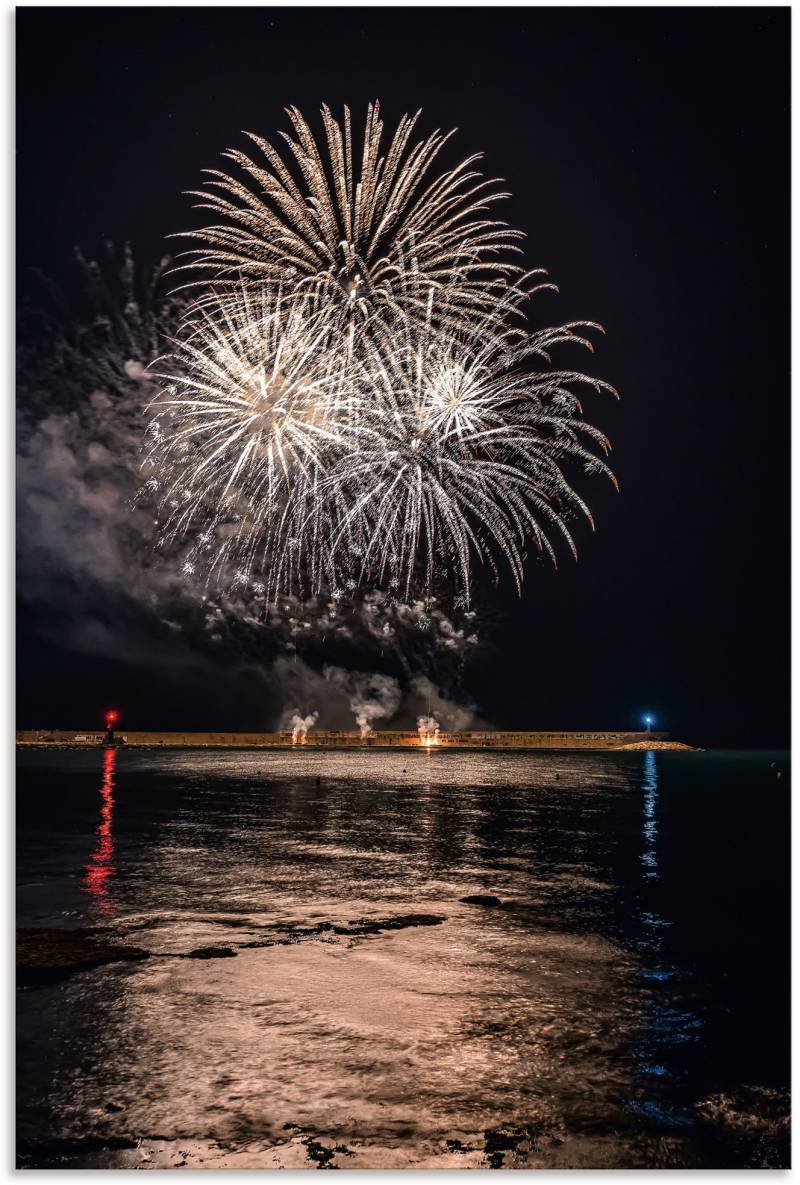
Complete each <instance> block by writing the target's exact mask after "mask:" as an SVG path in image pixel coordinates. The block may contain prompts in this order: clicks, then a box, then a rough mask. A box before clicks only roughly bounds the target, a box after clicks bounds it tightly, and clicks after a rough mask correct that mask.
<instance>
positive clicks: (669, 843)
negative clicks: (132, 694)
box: [19, 747, 784, 1169]
mask: <svg viewBox="0 0 800 1185" xmlns="http://www.w3.org/2000/svg"><path fill="white" fill-rule="evenodd" d="M423 753H424V754H425V755H423ZM34 756H35V759H36V761H38V762H43V761H44V757H42V756H40V755H38V754H37V755H34ZM45 757H47V758H48V759H50V758H49V755H45ZM52 760H55V759H52ZM707 760H708V759H707V758H706V757H705V755H696V756H695V755H692V754H686V755H674V756H673V755H671V754H667V755H662V754H661V753H658V754H656V753H647V754H641V753H624V754H603V755H597V754H589V753H586V754H563V753H553V754H542V753H539V754H536V753H533V754H512V755H505V756H501V755H499V754H490V753H481V754H475V755H472V754H461V755H459V754H456V753H446V752H440V751H437V749H436V747H433V748H432V749H430V750H427V751H419V752H417V751H415V752H413V753H408V752H398V753H393V752H387V753H379V752H376V753H370V752H366V753H363V754H362V753H355V754H349V753H345V752H343V753H336V754H331V753H322V752H315V751H313V750H305V751H304V752H302V753H301V752H288V751H287V752H285V753H283V752H281V753H275V754H270V755H269V757H268V759H267V757H265V755H264V754H263V753H258V752H253V753H252V754H247V753H243V754H236V753H232V754H231V753H223V752H213V751H212V752H208V753H191V752H177V753H174V754H136V753H132V752H130V751H125V750H122V751H120V752H119V754H118V753H117V751H115V750H109V751H107V752H106V753H105V754H104V769H103V781H102V786H101V787H100V799H101V801H100V807H101V811H100V820H99V826H98V818H97V788H96V784H95V783H93V782H90V783H89V786H88V787H87V785H86V770H87V768H88V763H89V762H93V763H96V761H97V754H96V753H95V754H67V755H59V756H58V762H59V763H60V764H59V765H58V766H57V767H56V775H55V776H54V775H53V773H52V771H51V770H50V769H49V768H47V769H45V770H44V771H42V770H41V769H38V772H37V770H34V771H32V772H31V773H30V774H29V775H28V776H27V778H26V780H25V782H24V784H23V793H22V794H21V796H20V803H21V811H22V812H23V814H22V822H23V825H22V828H21V857H20V862H19V867H20V873H21V877H22V878H23V880H24V883H25V884H26V885H28V883H29V882H30V887H29V889H28V890H27V891H28V896H27V897H26V898H25V902H26V906H27V908H28V909H29V911H30V914H31V916H32V917H33V924H34V925H36V926H41V925H42V923H43V921H46V922H47V925H48V926H50V925H51V924H54V925H58V926H60V927H63V928H66V929H70V930H71V929H72V928H73V927H74V925H75V923H73V922H72V920H71V919H72V918H73V917H78V918H80V917H82V916H83V915H85V912H86V903H87V896H86V895H87V894H90V895H91V898H90V899H91V904H92V912H93V913H94V914H95V920H96V921H97V920H102V921H103V922H104V925H103V927H102V929H103V937H104V938H106V937H108V938H109V939H112V940H113V942H114V943H115V944H128V945H132V946H135V947H136V948H137V949H138V950H140V951H147V952H149V953H150V957H149V958H147V959H143V960H136V961H131V962H130V963H119V962H116V963H111V964H109V965H108V966H100V967H97V968H95V969H93V970H92V971H91V972H90V973H84V972H82V971H76V972H75V973H74V974H72V975H70V976H69V977H68V978H66V979H63V980H59V982H58V983H57V984H56V985H48V986H44V987H41V988H36V989H35V991H31V992H28V993H26V994H23V995H21V997H20V1001H21V1003H20V1027H19V1031H20V1032H21V1033H22V1035H23V1040H24V1042H27V1044H26V1045H25V1046H24V1056H22V1057H21V1058H20V1060H19V1065H20V1067H21V1069H20V1075H21V1077H20V1103H21V1107H20V1114H21V1123H22V1124H23V1125H24V1133H25V1134H26V1135H27V1138H29V1140H30V1141H31V1143H32V1144H34V1145H36V1150H35V1158H34V1163H35V1165H36V1167H40V1166H41V1164H42V1163H44V1162H45V1161H46V1154H47V1149H46V1148H45V1144H46V1143H47V1141H51V1140H52V1141H60V1142H61V1143H59V1144H58V1148H59V1149H61V1148H62V1147H65V1146H69V1147H70V1148H73V1149H74V1150H75V1152H74V1156H73V1158H72V1160H71V1161H69V1162H68V1163H69V1165H70V1167H76V1166H77V1165H83V1164H88V1163H89V1161H90V1158H91V1157H92V1156H96V1157H97V1159H96V1160H95V1161H93V1162H92V1163H94V1164H95V1166H96V1167H110V1166H111V1165H112V1164H113V1165H114V1166H115V1167H154V1168H155V1167H167V1160H169V1158H170V1157H172V1158H173V1159H172V1160H169V1163H170V1164H181V1165H183V1166H184V1167H188V1166H189V1165H190V1164H191V1167H206V1168H208V1167H212V1165H213V1167H224V1168H233V1167H239V1168H242V1167H251V1166H252V1167H257V1168H261V1169H263V1168H269V1167H272V1168H275V1167H286V1168H299V1167H301V1166H302V1167H305V1168H308V1167H314V1164H320V1163H322V1164H323V1167H334V1168H361V1167H368V1168H377V1167H384V1168H398V1167H415V1168H428V1167H431V1165H432V1164H433V1163H435V1164H436V1167H441V1168H448V1169H452V1168H461V1167H476V1168H480V1167H486V1164H487V1163H489V1164H491V1165H493V1166H494V1167H505V1168H508V1167H519V1168H533V1167H545V1168H554V1167H579V1166H580V1167H589V1168H600V1167H606V1168H607V1167H611V1168H621V1167H670V1166H673V1167H674V1166H677V1165H680V1166H681V1167H685V1168H689V1167H712V1166H714V1167H717V1166H720V1165H723V1164H724V1165H728V1164H738V1165H742V1166H745V1165H747V1166H749V1167H752V1165H751V1161H755V1162H756V1163H758V1164H761V1163H762V1162H763V1160H764V1155H762V1153H761V1152H760V1151H758V1150H756V1151H753V1148H754V1147H755V1144H754V1142H753V1140H751V1141H750V1143H749V1144H747V1145H746V1146H743V1147H742V1148H741V1149H740V1147H739V1141H740V1140H741V1139H742V1137H741V1136H740V1134H738V1133H739V1132H740V1128H738V1127H737V1128H736V1130H735V1131H734V1132H733V1134H732V1135H730V1136H729V1135H728V1134H726V1133H727V1132H728V1128H727V1127H723V1126H721V1125H722V1124H723V1122H727V1120H720V1121H718V1120H717V1119H716V1118H715V1116H717V1115H718V1113H719V1105H718V1101H717V1100H718V1098H724V1099H728V1098H729V1097H730V1098H734V1094H735V1092H736V1090H737V1088H740V1087H741V1084H742V1083H744V1084H746V1085H747V1089H748V1090H749V1089H750V1084H754V1085H755V1087H758V1088H759V1089H762V1088H763V1089H766V1088H770V1089H775V1087H774V1083H775V1081H776V1080H777V1075H776V1074H773V1073H772V1070H771V1062H772V1061H774V1058H775V1054H774V1050H775V1049H776V1047H777V1044H778V1042H777V1040H776V1034H777V1037H780V1036H781V1035H782V1032H781V1029H780V1026H779V1025H778V1026H776V1027H775V1029H774V1030H773V1031H772V1033H768V1034H767V1036H766V1037H764V1036H763V1026H764V1019H765V1016H767V1013H766V1010H765V1009H764V1007H763V1004H762V1000H763V999H765V998H766V999H769V1000H770V1001H771V999H772V996H773V994H774V988H773V987H772V985H765V984H764V981H763V979H762V978H761V977H758V978H756V977H753V978H748V979H746V980H744V984H743V982H742V974H743V973H742V971H741V970H740V968H741V966H742V965H743V964H742V963H741V962H739V963H737V962H736V961H735V959H734V958H733V956H732V955H731V953H730V952H731V951H734V950H738V949H739V948H740V947H741V946H742V945H743V944H744V943H747V942H751V943H752V942H754V938H753V935H754V934H756V926H755V924H754V923H752V922H751V921H750V918H751V917H753V918H755V917H757V918H758V919H759V922H761V923H762V924H768V922H769V918H770V917H771V916H772V915H773V913H774V909H775V903H776V901H779V897H778V896H777V893H776V890H775V889H774V887H773V888H769V889H766V890H765V889H764V888H763V887H762V886H763V884H764V876H765V874H766V872H768V871H769V869H770V867H771V866H772V864H774V855H773V853H772V852H771V853H770V860H769V862H768V863H767V862H766V861H765V860H764V859H763V858H762V853H764V852H765V851H766V844H759V845H756V846H755V847H752V846H751V845H750V837H751V835H752V834H753V828H754V826H756V825H759V821H760V827H761V830H760V833H759V832H756V835H757V837H758V836H759V834H760V835H762V836H765V837H768V836H772V835H774V834H775V833H776V823H775V821H776V820H778V821H779V820H782V819H783V817H784V814H783V811H784V808H783V806H781V805H780V803H778V804H776V806H775V807H774V809H773V814H772V816H771V817H770V819H769V820H768V821H769V826H768V825H767V822H764V821H763V810H764V805H762V804H759V811H756V812H754V811H752V810H750V809H748V811H747V814H746V817H745V813H744V812H741V813H739V814H737V813H735V812H731V811H730V809H729V808H730V803H731V802H732V801H733V802H734V803H735V801H736V798H735V794H736V793H737V792H738V791H737V787H740V788H741V787H744V788H745V790H744V791H742V794H744V792H745V791H746V792H747V794H750V793H751V783H752V784H755V785H757V784H758V783H756V782H755V780H754V778H753V775H752V774H751V773H749V772H748V770H749V768H750V767H740V765H739V764H738V763H737V762H732V761H725V762H722V763H721V764H715V765H713V766H711V767H710V768H709V767H707V765H705V764H703V763H704V762H707ZM117 763H119V764H117ZM115 766H116V769H115ZM123 767H124V772H125V782H124V786H125V799H124V849H123V850H124V862H123V861H122V860H121V859H120V851H121V849H120V844H121V841H122V833H121V831H120V825H121V817H120V815H119V810H117V815H116V818H115V820H114V823H115V827H116V831H115V832H114V833H113V834H112V814H113V811H114V806H115V801H114V800H115V796H116V794H117V789H116V787H117V785H118V783H117V779H118V777H119V776H120V772H121V770H122V768H123ZM767 768H768V767H767ZM92 776H93V777H96V771H95V774H93V775H92ZM692 778H694V779H695V782H694V783H691V779H692ZM687 781H689V786H688V790H691V789H692V788H693V785H696V786H697V787H698V788H699V789H700V790H701V791H702V792H698V793H697V794H693V793H689V792H688V790H687ZM770 784H772V783H770ZM87 791H88V792H87ZM762 797H764V800H765V804H766V807H767V808H768V807H769V805H770V801H771V800H770V799H769V797H768V796H762ZM743 801H745V802H747V805H748V807H749V805H750V800H749V799H743ZM720 817H722V818H723V819H724V820H725V821H726V822H727V824H728V833H727V835H728V843H727V845H726V850H730V849H731V848H733V849H734V850H735V851H736V852H737V853H738V852H739V851H741V852H742V854H743V855H746V856H748V857H749V858H750V860H751V862H755V865H756V868H755V871H752V870H751V868H750V867H748V874H747V875H748V886H749V888H748V891H749V893H750V895H751V897H752V898H753V901H754V904H753V909H752V911H751V913H750V914H743V912H742V910H741V909H740V910H738V911H737V910H735V909H731V908H729V906H728V898H724V897H723V898H722V901H721V906H722V907H723V908H721V907H720V897H719V892H720V890H719V885H720V884H721V885H723V886H724V885H725V884H726V883H727V882H726V880H725V878H724V877H721V876H720V875H719V868H720V865H719V864H714V862H713V861H714V857H715V853H716V852H717V851H718V850H719V847H718V844H717V840H718V835H719V826H720V824H719V820H720ZM88 836H96V838H95V839H93V840H89V841H88V844H87V837H88ZM745 837H746V839H747V842H745ZM737 843H739V844H740V847H737V846H736V845H737ZM690 844H691V847H690V846H689V845H690ZM87 847H91V848H94V849H95V850H94V851H93V854H92V856H91V860H90V862H89V863H88V866H87V867H86V869H85V873H84V876H83V878H82V879H73V870H74V869H75V867H76V863H77V864H78V866H80V864H81V863H85V862H86V852H87ZM115 849H116V850H115ZM689 851H690V852H691V853H692V856H693V858H691V859H690V858H688V855H687V852H689ZM78 852H79V853H80V854H79V855H76V853H78ZM759 860H761V861H762V862H761V864H758V861H759ZM115 863H116V865H117V866H120V867H121V866H122V865H123V864H124V873H125V879H124V891H123V886H122V884H121V883H117V882H116V876H117V869H115ZM739 864H741V861H738V862H737V867H738V866H739ZM756 872H757V873H758V875H756ZM34 882H35V883H34ZM40 882H41V883H42V884H43V885H44V886H45V888H46V894H45V891H44V890H43V888H41V887H39V884H40ZM687 882H688V884H687ZM165 886H166V890H165ZM78 888H80V890H81V897H82V900H77V901H76V900H75V896H76V893H75V891H76V889H78ZM70 894H72V896H70ZM112 894H113V896H112ZM476 894H480V895H484V903H485V902H486V901H487V900H488V901H490V902H491V901H494V904H493V905H486V904H479V905H476V904H475V903H474V902H475V899H476V898H475V895H476ZM730 896H731V895H729V898H730ZM470 902H472V903H470ZM65 905H66V906H80V907H81V908H80V909H77V908H76V909H75V910H74V911H70V912H69V913H67V911H66V910H65ZM46 910H49V911H50V912H49V913H46V912H45V911H46ZM98 914H100V915H103V914H104V915H106V916H105V917H98V916H97V915H98ZM111 915H113V918H112V916H111ZM431 917H433V918H434V921H437V924H422V921H424V920H425V919H426V918H427V919H430V918H431ZM62 918H63V919H64V920H63V921H62V920H61V919H62ZM375 919H392V922H393V927H392V928H391V929H388V928H386V929H383V930H380V929H376V930H375V931H374V932H369V931H368V930H366V929H363V930H362V929H360V928H359V926H360V921H361V922H364V921H365V920H366V921H370V920H373V921H374V920H375ZM359 920H360V921H359ZM742 922H744V924H742ZM395 923H396V924H395ZM78 924H79V925H80V924H82V923H78ZM723 925H728V926H730V927H732V929H731V930H730V933H729V934H728V933H726V934H725V941H724V943H722V944H719V943H718V944H717V948H716V950H714V948H713V946H712V951H711V954H708V953H707V946H708V944H713V941H714V937H715V935H716V934H718V933H719V930H720V927H721V926H723ZM773 932H774V929H773ZM756 936H758V935H757V934H756ZM45 938H46V941H47V942H50V941H51V938H50V936H49V931H47V932H46V933H45ZM43 940H44V939H43ZM73 941H74V939H73V938H70V942H73ZM752 949H755V947H753V948H752ZM698 952H699V956H702V959H703V962H702V963H700V962H699V957H698ZM728 1017H730V1019H727V1018H728ZM751 1030H757V1031H758V1033H759V1040H758V1043H756V1041H755V1040H754V1041H753V1048H754V1050H755V1053H754V1055H753V1058H751V1059H750V1061H748V1060H746V1059H743V1058H742V1056H741V1053H742V1047H743V1040H742V1034H745V1035H746V1034H747V1033H748V1032H750V1031H751ZM732 1038H733V1039H732ZM762 1050H763V1051H764V1052H763V1053H762ZM748 1056H749V1055H748ZM759 1059H760V1060H759ZM752 1066H755V1068H754V1069H753V1068H752ZM187 1081H190V1082H191V1083H192V1090H191V1091H187V1090H186V1082H187ZM782 1081H783V1080H782V1079H781V1080H780V1083H779V1085H780V1084H781V1083H782ZM781 1090H782V1086H781ZM722 1092H724V1094H723V1093H722ZM748 1097H749V1096H748ZM753 1097H755V1096H753ZM758 1097H759V1098H760V1097H761V1096H758ZM764 1097H767V1096H764ZM769 1097H770V1098H772V1096H769ZM776 1097H778V1098H779V1101H780V1100H782V1099H783V1097H784V1096H783V1094H780V1096H776ZM702 1100H706V1102H705V1103H703V1108H704V1109H702V1110H701V1109H700V1108H699V1102H700V1101H702ZM708 1100H710V1102H709V1101H708ZM726 1105H727V1104H726ZM760 1105H761V1104H758V1106H760ZM736 1106H738V1104H737V1103H736V1101H735V1100H734V1103H732V1104H730V1107H732V1108H733V1109H734V1111H735V1109H736ZM702 1116H706V1118H702ZM709 1117H710V1118H709ZM736 1118H737V1122H738V1111H737V1112H736ZM731 1131H733V1129H731ZM152 1133H158V1136H159V1139H158V1140H156V1137H155V1136H152ZM189 1133H193V1136H192V1138H193V1139H194V1141H195V1142H194V1144H192V1143H191V1142H190V1139H189ZM140 1137H141V1141H142V1148H139V1147H135V1148H134V1147H128V1145H127V1144H125V1141H128V1143H129V1144H130V1143H132V1142H133V1141H139V1140H140ZM748 1138H749V1137H748ZM754 1138H755V1137H754ZM758 1138H759V1139H760V1136H759V1137H758ZM717 1140H720V1141H722V1142H723V1143H724V1149H723V1151H722V1152H721V1151H720V1144H717V1143H715V1142H714V1141H717ZM154 1141H155V1143H156V1144H164V1145H165V1148H164V1149H162V1150H161V1151H159V1150H158V1148H155V1150H154V1151H152V1153H151V1152H150V1151H148V1148H153V1147H155V1145H154ZM53 1146H54V1147H55V1143H54V1145H53ZM98 1146H100V1147H102V1149H103V1150H102V1152H98V1153H94V1152H92V1151H91V1149H92V1148H97V1147H98ZM117 1147H119V1148H120V1151H119V1152H117V1151H114V1149H115V1148H117ZM775 1147H776V1148H777V1151H775V1152H774V1156H776V1157H778V1161H779V1162H780V1163H782V1161H780V1157H781V1156H782V1155H783V1152H782V1146H781V1147H778V1146H777V1144H776V1145H775ZM192 1148H194V1151H193V1152H192ZM43 1149H44V1151H43ZM126 1149H127V1150H126ZM187 1149H188V1150H189V1152H188V1153H187ZM220 1149H224V1157H225V1159H224V1162H223V1160H222V1159H220V1158H222V1157H223V1152H222V1151H220ZM723 1153H724V1154H723ZM151 1154H152V1161H151V1160H150V1159H149V1157H150V1156H151ZM189 1154H191V1156H192V1157H193V1158H194V1159H191V1160H189V1161H187V1160H186V1156H187V1155H189ZM58 1155H59V1156H60V1155H61V1152H60V1151H59V1153H58ZM159 1156H163V1158H164V1160H163V1161H158V1157H159ZM670 1157H671V1158H672V1159H671V1160H670ZM37 1158H38V1159H37ZM126 1158H127V1159H126ZM180 1158H183V1159H180ZM320 1158H323V1159H322V1160H321V1159H320ZM326 1158H327V1159H326ZM323 1160H324V1163H323ZM143 1162H147V1163H146V1164H145V1163H143ZM61 1165H62V1167H66V1165H65V1163H64V1161H63V1159H62V1161H61Z"/></svg>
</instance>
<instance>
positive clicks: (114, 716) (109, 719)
mask: <svg viewBox="0 0 800 1185" xmlns="http://www.w3.org/2000/svg"><path fill="white" fill-rule="evenodd" d="M118 719H119V712H115V711H113V709H109V711H108V712H106V728H113V726H114V725H115V724H116V722H117V720H118Z"/></svg>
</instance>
